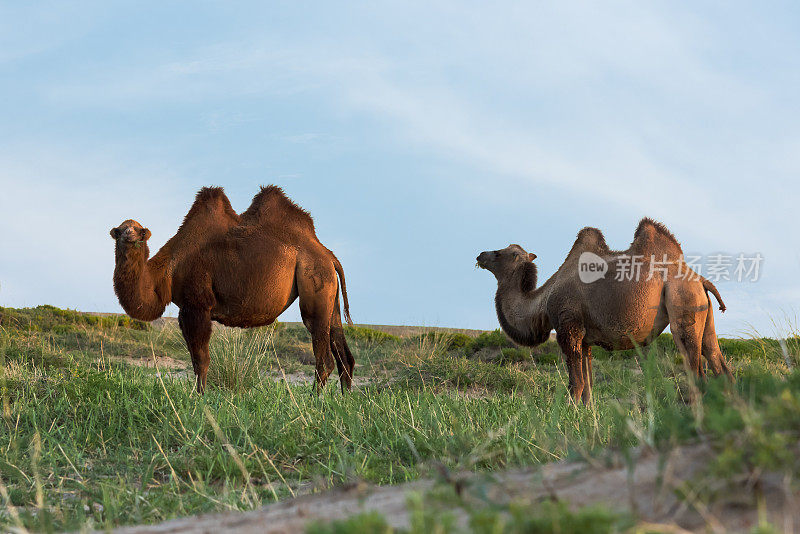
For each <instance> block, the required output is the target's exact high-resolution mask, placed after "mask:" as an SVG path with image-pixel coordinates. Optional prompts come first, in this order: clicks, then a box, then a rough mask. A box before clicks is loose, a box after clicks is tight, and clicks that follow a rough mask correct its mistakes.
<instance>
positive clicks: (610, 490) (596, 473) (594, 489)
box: [117, 445, 800, 534]
mask: <svg viewBox="0 0 800 534" xmlns="http://www.w3.org/2000/svg"><path fill="white" fill-rule="evenodd" d="M710 455H711V452H710V451H709V449H708V448H706V447H705V446H701V445H694V446H689V447H682V448H677V449H675V450H673V451H672V452H671V453H670V454H669V455H667V456H666V457H665V456H663V455H659V454H656V453H653V452H647V453H644V454H642V455H641V456H640V457H639V458H638V459H637V460H636V462H635V464H634V465H635V468H634V469H633V471H631V470H630V469H629V468H628V467H627V466H626V464H625V463H624V462H621V461H619V459H617V461H615V462H612V463H611V465H608V466H606V465H601V464H597V463H583V462H558V463H554V464H549V465H545V466H543V467H541V468H537V469H526V470H511V471H504V472H494V473H487V474H468V475H465V476H464V477H462V478H461V479H460V480H459V481H458V485H459V486H460V488H461V495H462V496H463V498H464V499H465V501H466V502H467V503H468V504H469V502H470V500H472V501H474V502H475V504H476V506H477V505H479V504H480V503H485V502H486V501H485V498H486V497H487V496H488V497H489V499H490V500H491V501H492V502H495V503H508V502H512V501H514V502H520V503H535V502H540V501H543V500H560V501H564V502H567V503H569V504H570V505H571V506H572V507H574V508H578V507H583V506H587V505H594V504H602V505H606V506H609V507H611V508H613V509H616V510H620V511H628V512H632V513H633V514H634V515H635V516H636V517H638V518H639V520H640V521H642V522H643V523H649V524H650V525H649V527H650V529H651V530H652V531H659V532H682V531H685V530H710V531H718V532H724V531H736V532H741V531H749V530H750V529H751V528H753V527H754V526H755V525H757V524H758V511H757V509H756V504H755V502H756V498H755V496H754V492H753V489H752V486H751V487H749V488H748V487H745V486H744V485H743V487H742V491H740V492H739V493H738V495H737V499H736V500H735V502H734V501H732V500H722V501H720V503H719V504H718V505H715V506H712V507H710V508H709V507H706V505H704V504H703V503H702V499H700V498H698V497H697V496H694V497H693V496H692V492H691V490H689V491H688V493H689V496H688V497H687V498H685V499H683V500H679V499H677V498H676V496H675V495H676V492H678V491H686V490H687V488H690V487H698V486H697V485H694V486H693V484H692V483H693V482H695V483H696V482H698V481H697V480H696V477H697V473H699V472H701V470H702V468H703V467H704V466H705V465H706V464H707V461H708V459H709V457H710ZM440 483H444V482H440ZM434 484H435V483H434V481H431V480H423V481H419V482H413V483H409V484H403V485H399V486H383V487H369V486H366V485H364V486H356V487H353V488H351V489H348V490H342V489H340V490H335V491H330V492H327V493H322V494H317V495H307V496H305V497H300V498H297V499H291V500H286V501H283V502H279V503H275V504H270V505H267V506H265V507H263V508H261V509H259V510H253V511H250V512H242V513H222V514H213V515H205V516H197V517H188V518H183V519H176V520H172V521H167V522H165V523H162V524H160V525H150V526H138V527H130V528H122V529H119V530H117V532H120V533H126V534H141V533H145V532H153V533H161V534H178V533H181V534H184V533H185V534H189V533H198V534H199V533H201V532H204V533H205V532H229V531H235V532H244V533H248V532H253V533H256V532H259V533H261V532H275V533H278V532H287V533H288V532H302V531H303V529H304V528H305V527H306V526H307V525H308V524H309V523H310V522H313V521H317V520H325V521H329V520H334V519H343V518H346V517H350V516H352V515H355V514H359V513H362V512H368V511H376V512H379V513H380V514H382V515H383V516H384V517H385V518H386V520H387V522H388V523H389V524H390V525H392V526H393V527H403V528H407V527H408V526H409V512H408V509H407V505H406V503H407V495H408V494H409V493H411V492H424V491H426V490H428V489H430V488H432V487H433V486H434ZM760 486H761V487H760V490H759V491H760V493H761V497H762V498H761V499H760V500H761V502H762V503H764V504H763V505H764V507H765V509H764V510H762V512H763V513H765V514H766V516H767V519H768V520H769V521H770V522H771V523H772V524H774V525H780V526H785V525H787V524H788V525H791V524H800V509H798V508H797V507H793V506H792V503H793V502H797V497H798V495H797V492H795V494H788V495H787V494H786V492H785V491H784V490H783V485H782V481H780V480H773V479H771V478H770V477H769V476H768V475H767V476H763V477H762V478H761V481H760ZM466 508H469V507H466ZM452 513H453V514H454V515H455V516H456V517H457V518H458V519H459V521H460V522H461V524H462V525H463V524H466V520H467V517H466V512H465V511H464V509H463V508H460V507H454V508H453V509H452Z"/></svg>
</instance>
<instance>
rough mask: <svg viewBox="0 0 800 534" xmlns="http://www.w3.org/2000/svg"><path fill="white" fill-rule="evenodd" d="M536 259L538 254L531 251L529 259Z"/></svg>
mask: <svg viewBox="0 0 800 534" xmlns="http://www.w3.org/2000/svg"><path fill="white" fill-rule="evenodd" d="M535 259H536V254H534V253H533V252H531V253H530V254H528V261H533V260H535Z"/></svg>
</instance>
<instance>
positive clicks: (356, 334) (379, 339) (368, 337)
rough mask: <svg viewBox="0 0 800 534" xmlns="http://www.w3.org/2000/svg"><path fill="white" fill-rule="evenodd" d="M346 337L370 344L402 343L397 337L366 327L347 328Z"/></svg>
mask: <svg viewBox="0 0 800 534" xmlns="http://www.w3.org/2000/svg"><path fill="white" fill-rule="evenodd" d="M344 335H345V336H347V337H348V338H350V339H353V340H355V341H366V342H369V343H399V342H400V341H401V340H400V338H399V337H397V336H393V335H392V334H387V333H386V332H381V331H380V330H375V329H374V328H367V327H365V326H350V325H348V326H345V327H344Z"/></svg>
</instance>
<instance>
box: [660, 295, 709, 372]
mask: <svg viewBox="0 0 800 534" xmlns="http://www.w3.org/2000/svg"><path fill="white" fill-rule="evenodd" d="M666 296H667V302H666V306H667V314H668V315H669V329H670V332H672V337H673V339H674V340H675V345H677V347H678V350H679V351H680V352H681V354H682V355H683V357H684V358H686V361H687V362H688V363H689V368H690V369H691V370H692V371H694V373H695V374H697V376H698V377H700V378H705V370H704V369H703V366H702V362H701V361H700V354H701V346H702V345H701V344H702V337H703V330H704V328H705V324H706V315H707V312H708V298H707V297H706V296H705V292H703V299H702V300H700V299H699V298H697V299H696V298H694V295H692V294H691V293H690V292H687V291H684V290H680V289H675V288H667V292H666Z"/></svg>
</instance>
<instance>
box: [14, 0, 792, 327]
mask: <svg viewBox="0 0 800 534" xmlns="http://www.w3.org/2000/svg"><path fill="white" fill-rule="evenodd" d="M799 9H800V8H798V6H797V4H793V3H790V2H775V3H770V5H769V6H767V5H766V4H763V3H751V2H686V3H676V2H646V3H645V2H603V3H596V2H546V3H538V2H537V3H534V2H519V3H514V2H493V3H485V2H364V3H351V4H348V5H347V7H346V8H343V7H342V5H341V4H337V3H330V2H323V3H313V2H308V3H300V2H282V3H269V4H267V3H261V2H258V3H233V2H211V1H207V2H191V3H188V2H187V3H179V2H153V3H142V2H113V3H112V2H88V1H84V2H35V3H33V2H6V3H2V4H0V102H2V104H0V191H2V197H0V228H1V229H2V230H1V231H0V250H2V251H3V253H2V256H1V257H0V304H2V305H6V306H9V305H10V306H32V305H37V304H41V303H51V304H55V305H58V306H62V307H70V308H77V309H80V310H87V311H94V310H98V311H119V309H120V308H119V306H118V304H117V302H116V299H115V296H114V293H113V288H112V283H111V276H112V272H113V261H114V260H113V244H112V242H111V239H110V238H109V237H108V229H109V228H110V227H112V226H116V225H117V224H119V223H120V222H121V221H122V220H124V219H127V218H135V219H137V220H139V221H140V222H142V223H143V224H144V225H146V226H148V227H149V228H150V229H151V230H152V232H153V238H152V240H151V249H153V250H155V249H157V248H158V247H159V246H160V245H161V244H163V243H164V242H165V241H166V240H167V239H168V238H169V237H170V236H171V235H172V234H173V233H174V232H175V230H176V228H177V226H178V224H179V223H180V220H181V219H182V217H183V215H184V214H185V213H186V211H187V210H188V207H189V205H190V203H191V200H192V197H193V195H194V193H195V192H196V190H197V189H199V188H200V187H201V186H203V185H210V184H215V185H222V186H224V187H225V189H226V191H227V193H228V195H229V197H230V198H231V200H232V202H233V204H234V207H235V208H236V209H237V210H239V211H241V210H244V209H245V208H246V207H247V206H248V204H249V200H250V198H251V197H252V195H253V194H254V193H255V192H256V190H257V187H258V185H259V184H267V183H276V184H279V185H281V186H283V187H284V188H285V190H286V191H287V192H288V193H289V195H290V196H291V197H292V198H293V199H294V200H296V201H297V202H298V203H299V204H301V205H302V206H304V207H305V208H307V209H308V210H310V211H311V212H312V214H313V215H314V217H315V219H316V223H317V232H318V235H319V236H320V238H321V240H322V241H323V242H324V243H325V244H326V245H327V246H328V247H329V248H331V249H333V250H334V251H335V252H336V253H337V255H338V256H339V258H340V260H341V261H342V263H343V265H344V267H345V270H346V273H347V279H348V289H349V293H350V299H351V307H352V312H353V317H354V319H355V320H356V321H357V322H363V323H379V324H387V323H388V324H425V325H430V326H436V325H441V326H458V327H467V328H494V327H496V326H497V320H496V318H495V314H494V308H493V302H492V298H493V295H494V289H495V282H494V279H493V277H492V276H491V275H490V274H489V273H487V272H485V271H479V270H475V269H474V259H475V256H476V255H477V253H478V252H480V251H482V250H487V249H496V248H502V247H505V246H506V245H508V244H509V243H512V242H514V243H519V244H520V245H522V246H523V247H525V248H526V249H527V250H529V251H532V252H535V253H536V254H537V255H538V256H539V259H538V260H537V264H538V265H539V272H540V277H541V278H542V279H544V277H546V276H549V275H550V274H551V273H552V272H554V270H555V269H556V268H557V267H558V265H560V263H561V261H563V259H564V257H565V255H566V252H567V251H568V250H569V248H570V245H571V244H572V241H573V240H574V236H575V234H576V232H577V231H578V230H579V229H580V228H581V227H583V226H587V225H590V226H597V227H599V228H601V229H603V231H604V232H605V234H606V239H607V240H608V242H609V244H610V245H611V246H613V247H618V248H624V247H626V246H627V244H628V243H629V242H630V239H631V237H632V234H633V230H634V228H635V225H636V223H637V221H638V220H639V218H641V217H642V216H644V215H649V216H651V217H654V218H657V219H660V220H662V221H663V222H664V223H666V224H667V225H668V226H669V227H670V228H671V229H672V230H673V231H674V232H675V234H677V236H678V238H679V239H680V240H681V241H682V243H683V245H684V250H685V251H687V252H690V251H691V252H697V253H702V254H711V253H716V252H727V253H730V254H738V253H740V252H743V253H748V254H750V253H755V252H759V253H761V254H762V255H763V256H764V263H763V266H762V267H763V273H762V277H761V279H760V280H759V281H758V282H755V283H739V282H733V281H732V282H724V281H723V282H720V283H718V284H717V285H718V286H719V288H720V291H721V292H722V294H723V296H724V297H725V300H726V302H727V304H728V308H729V311H728V312H727V313H726V314H725V315H724V316H720V315H719V314H717V325H718V330H720V331H722V332H724V333H726V334H728V335H737V334H746V333H747V332H749V331H750V330H751V329H752V328H756V329H758V330H759V331H761V332H762V333H764V334H775V333H780V332H776V331H775V327H774V326H773V323H778V327H777V329H778V330H780V328H781V325H783V324H784V322H785V321H786V320H787V319H788V320H789V321H792V322H795V324H797V323H796V321H794V319H793V318H794V316H795V313H796V309H797V304H796V303H797V302H798V298H800V282H799V281H798V275H800V246H799V245H800V237H798V232H797V230H798V224H797V223H796V211H797V201H798V193H800V181H798V174H799V173H800V101H799V100H798V98H797V95H798V94H800V54H798V53H797V51H798V49H799V48H800V24H799V23H800V20H798V19H799V18H800V11H799ZM172 312H173V313H174V308H173V309H172ZM298 316H299V312H298V311H297V307H296V305H295V306H294V307H293V308H292V309H290V310H289V311H287V312H286V313H285V314H284V316H283V317H282V318H283V319H284V320H295V319H296V318H297V317H298Z"/></svg>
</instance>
